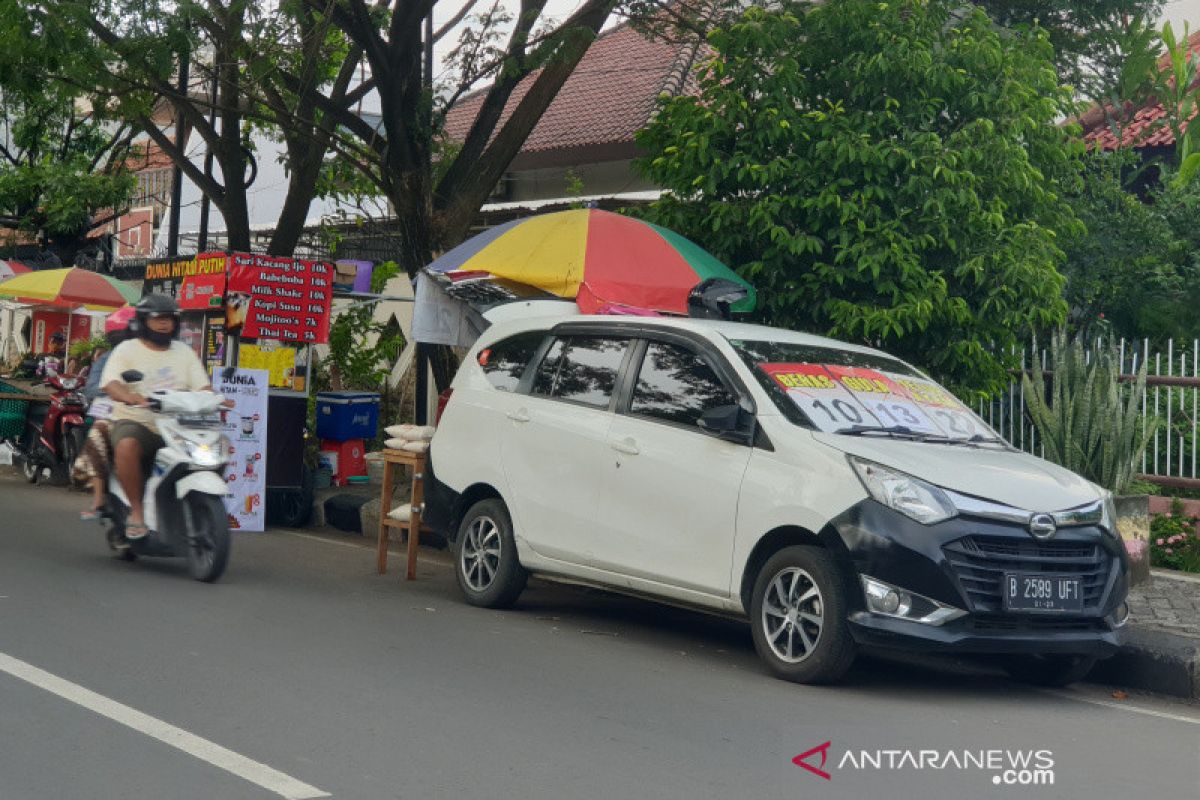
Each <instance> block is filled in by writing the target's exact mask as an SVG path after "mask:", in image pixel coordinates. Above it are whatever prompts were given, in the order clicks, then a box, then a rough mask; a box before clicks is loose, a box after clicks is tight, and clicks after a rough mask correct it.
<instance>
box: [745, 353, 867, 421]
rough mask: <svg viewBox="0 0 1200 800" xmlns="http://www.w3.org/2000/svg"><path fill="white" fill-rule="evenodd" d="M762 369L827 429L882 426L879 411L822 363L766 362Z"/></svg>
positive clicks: (760, 367) (803, 409) (813, 419)
mask: <svg viewBox="0 0 1200 800" xmlns="http://www.w3.org/2000/svg"><path fill="white" fill-rule="evenodd" d="M759 369H761V370H762V371H763V372H765V373H767V374H768V375H770V376H771V378H772V379H774V381H775V383H777V384H779V388H781V389H783V390H784V391H785V392H786V393H787V396H788V397H789V398H790V399H791V401H792V402H793V403H795V404H796V405H797V406H799V407H800V409H801V410H802V411H803V412H804V413H805V414H806V415H807V416H808V418H809V419H810V420H812V421H813V424H814V425H816V426H817V427H819V428H820V429H821V430H823V431H836V430H839V429H842V428H847V427H851V428H857V427H863V426H866V427H871V428H878V427H881V425H880V422H879V420H877V419H876V418H875V415H874V414H872V413H871V412H870V411H868V410H867V409H865V408H864V407H863V406H862V404H861V403H859V402H858V401H857V400H856V399H855V397H854V395H853V394H851V392H850V391H849V390H847V389H846V387H844V386H843V385H842V384H841V383H840V382H839V381H838V380H837V379H836V378H835V377H834V376H833V375H831V374H830V372H829V369H828V368H826V367H825V366H823V365H821V364H762V365H760V366H759Z"/></svg>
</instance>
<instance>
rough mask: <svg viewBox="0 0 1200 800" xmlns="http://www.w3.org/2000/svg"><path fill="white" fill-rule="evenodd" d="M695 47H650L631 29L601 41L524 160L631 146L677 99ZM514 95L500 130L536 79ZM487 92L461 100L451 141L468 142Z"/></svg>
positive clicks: (451, 121)
mask: <svg viewBox="0 0 1200 800" xmlns="http://www.w3.org/2000/svg"><path fill="white" fill-rule="evenodd" d="M695 52H696V45H695V44H685V43H681V42H666V41H662V40H661V39H650V38H647V37H646V36H644V35H642V34H641V33H639V32H638V31H636V30H635V29H634V28H633V27H631V26H630V25H629V24H628V23H626V24H623V25H619V26H617V27H616V28H613V29H612V30H610V31H607V32H605V33H603V34H601V35H600V36H599V37H598V38H597V39H596V41H595V42H593V43H592V46H591V47H590V48H589V49H588V51H587V54H586V55H584V57H583V60H582V61H580V63H579V66H578V67H576V69H575V72H574V73H572V75H571V77H570V78H568V79H567V82H566V83H565V84H564V85H563V87H562V89H561V90H560V91H559V93H558V96H557V97H555V98H554V101H553V102H552V103H551V104H550V107H549V108H548V109H547V110H546V113H545V114H544V115H543V116H542V118H541V120H540V121H539V122H538V124H537V126H536V127H535V128H534V129H533V132H532V133H531V134H530V135H529V138H528V139H527V140H526V142H525V145H524V147H523V148H522V149H521V153H522V154H523V155H530V154H538V153H549V152H551V151H556V150H576V149H578V148H585V147H596V146H613V145H626V146H628V148H629V152H630V153H632V147H633V135H634V133H636V132H637V131H638V130H639V129H640V128H642V127H643V126H644V125H645V124H646V122H647V121H648V120H649V119H650V116H651V114H652V113H653V112H654V109H655V100H656V99H657V98H658V96H659V95H660V94H661V93H663V92H667V93H670V94H677V93H679V92H680V91H681V89H682V88H683V87H684V85H685V84H686V82H687V81H688V78H689V75H690V70H691V66H692V61H693V58H694V56H695ZM538 74H539V73H538V72H534V73H533V74H531V75H529V76H527V77H526V78H525V79H524V80H523V81H521V83H520V84H518V85H517V87H516V89H514V90H513V93H512V96H511V97H510V98H509V101H508V104H507V105H506V106H505V109H504V114H503V116H502V117H501V120H500V124H499V125H497V129H499V128H500V126H501V125H503V124H504V122H505V121H506V120H507V119H508V117H509V115H510V114H511V113H512V110H513V108H515V107H516V105H517V104H518V103H519V102H520V100H521V98H522V97H524V96H525V92H526V91H528V89H529V87H530V86H531V85H532V84H533V81H534V80H535V79H536V78H537V75H538ZM486 93H487V90H486V89H485V90H481V91H478V92H474V93H473V94H470V95H467V96H466V97H463V98H462V99H461V100H460V101H459V102H458V103H456V104H455V105H454V107H453V108H451V109H450V112H449V113H448V114H447V116H446V133H447V135H448V136H449V137H450V138H451V139H452V140H454V141H462V140H463V139H464V138H466V135H467V132H468V130H469V129H470V126H471V124H472V123H473V122H474V121H475V117H476V115H477V114H478V113H479V107H480V105H481V104H482V103H483V100H484V97H485V95H486Z"/></svg>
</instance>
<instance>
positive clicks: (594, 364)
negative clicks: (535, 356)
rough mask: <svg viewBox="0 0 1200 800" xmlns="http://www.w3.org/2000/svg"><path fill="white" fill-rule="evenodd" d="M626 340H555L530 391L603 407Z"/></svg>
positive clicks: (609, 392) (610, 392)
mask: <svg viewBox="0 0 1200 800" xmlns="http://www.w3.org/2000/svg"><path fill="white" fill-rule="evenodd" d="M628 347H629V340H628V339H613V338H608V337H603V336H566V337H563V338H560V339H557V340H555V342H554V344H552V345H551V346H550V350H549V351H548V352H547V353H546V357H545V358H544V359H542V363H541V364H539V365H538V370H537V373H535V375H534V378H533V393H534V394H539V395H544V396H546V397H553V398H556V399H558V400H570V401H572V402H575V403H583V404H585V405H589V406H596V407H597V408H604V407H605V406H607V405H608V403H609V400H610V399H611V398H612V395H613V390H614V389H615V387H616V384H617V371H618V370H619V369H620V368H621V360H622V359H624V358H625V351H626V349H628Z"/></svg>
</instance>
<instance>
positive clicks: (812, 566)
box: [750, 545, 855, 683]
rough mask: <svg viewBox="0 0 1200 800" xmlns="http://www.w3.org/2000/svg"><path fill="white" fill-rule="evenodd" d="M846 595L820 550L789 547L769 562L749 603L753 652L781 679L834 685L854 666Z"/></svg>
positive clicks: (832, 565)
mask: <svg viewBox="0 0 1200 800" xmlns="http://www.w3.org/2000/svg"><path fill="white" fill-rule="evenodd" d="M846 611H847V603H846V590H845V584H844V582H843V581H842V580H841V575H840V573H839V572H838V568H837V565H836V564H835V563H834V561H833V558H832V557H831V556H830V555H829V553H828V552H827V551H825V550H823V549H821V548H819V547H808V546H802V545H796V546H793V547H785V548H784V549H782V550H780V551H779V552H778V553H776V554H775V555H773V556H771V558H770V559H768V560H767V563H766V564H765V565H764V566H763V568H762V570H761V571H760V572H759V573H758V579H757V580H756V581H755V582H754V593H753V595H752V596H751V603H750V626H751V630H752V633H753V636H754V648H755V649H756V650H757V651H758V655H759V657H760V658H762V660H763V661H764V662H765V663H766V665H767V667H768V668H769V669H770V670H771V672H773V673H774V674H775V675H776V676H777V677H780V678H783V679H784V680H789V681H795V682H797V683H833V682H834V681H837V680H838V679H839V678H841V677H842V675H844V674H845V673H846V670H848V669H849V668H850V665H851V664H852V663H853V662H854V656H855V647H854V640H853V638H851V636H850V630H849V625H848V623H847V621H846Z"/></svg>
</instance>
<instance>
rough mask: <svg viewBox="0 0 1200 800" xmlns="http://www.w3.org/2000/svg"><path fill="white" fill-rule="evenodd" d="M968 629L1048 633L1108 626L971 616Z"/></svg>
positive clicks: (1098, 622) (1099, 622)
mask: <svg viewBox="0 0 1200 800" xmlns="http://www.w3.org/2000/svg"><path fill="white" fill-rule="evenodd" d="M969 627H970V628H971V630H973V631H976V632H978V633H1049V632H1051V631H1053V632H1067V633H1069V632H1072V631H1076V632H1089V631H1104V630H1107V628H1108V626H1107V625H1106V624H1105V622H1104V620H1102V619H1099V618H1095V617H1093V618H1092V619H1079V618H1074V619H1061V618H1059V617H1013V616H992V615H988V614H973V615H971V617H970V622H969Z"/></svg>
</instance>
